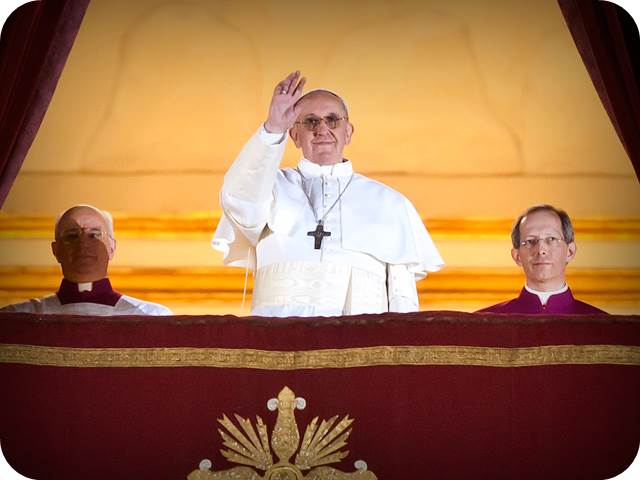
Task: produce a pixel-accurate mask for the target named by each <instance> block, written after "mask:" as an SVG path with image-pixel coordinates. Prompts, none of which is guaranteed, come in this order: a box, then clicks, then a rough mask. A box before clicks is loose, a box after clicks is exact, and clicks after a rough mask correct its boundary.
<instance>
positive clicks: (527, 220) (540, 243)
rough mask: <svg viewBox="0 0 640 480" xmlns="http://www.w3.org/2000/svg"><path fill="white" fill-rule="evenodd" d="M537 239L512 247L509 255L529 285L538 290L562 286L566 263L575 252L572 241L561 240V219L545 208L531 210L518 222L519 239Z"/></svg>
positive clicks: (550, 289) (562, 237)
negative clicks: (518, 266) (522, 271)
mask: <svg viewBox="0 0 640 480" xmlns="http://www.w3.org/2000/svg"><path fill="white" fill-rule="evenodd" d="M536 239H537V244H536V245H535V246H522V245H521V246H520V247H519V248H514V249H512V250H511V256H512V257H513V259H514V260H515V262H516V263H517V264H518V265H520V266H521V267H522V269H523V270H524V274H525V276H526V278H527V285H528V286H529V287H531V288H533V289H535V290H539V291H552V290H557V289H560V288H562V287H563V286H564V284H565V269H566V267H567V263H569V262H570V261H571V260H572V259H573V257H574V255H575V253H576V245H575V243H574V242H571V243H569V244H567V243H566V242H565V241H564V236H563V234H562V223H561V221H560V218H559V217H558V215H556V214H555V213H554V212H552V211H548V210H540V211H537V212H534V213H531V214H529V215H527V216H526V217H524V218H523V219H522V222H520V241H521V242H523V241H526V240H533V241H534V242H535V240H536ZM554 239H556V240H554ZM530 243H531V242H530Z"/></svg>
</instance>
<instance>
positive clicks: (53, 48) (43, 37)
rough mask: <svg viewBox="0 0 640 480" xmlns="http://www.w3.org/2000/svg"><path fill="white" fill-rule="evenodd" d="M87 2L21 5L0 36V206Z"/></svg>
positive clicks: (47, 1) (58, 0)
mask: <svg viewBox="0 0 640 480" xmlns="http://www.w3.org/2000/svg"><path fill="white" fill-rule="evenodd" d="M88 5H89V0H41V1H37V2H29V3H27V4H25V5H22V6H21V7H20V8H18V9H17V10H16V11H15V12H13V13H12V14H11V15H10V16H9V18H8V19H7V21H6V23H5V24H4V27H3V28H2V34H1V36H0V132H2V133H1V134H0V207H1V206H2V204H3V203H4V201H5V199H6V197H7V195H8V193H9V190H10V189H11V185H12V184H13V181H14V180H15V178H16V176H17V175H18V171H19V170H20V167H21V166H22V162H23V161H24V158H25V157H26V155H27V152H28V151H29V148H30V147H31V144H32V143H33V140H34V138H35V136H36V133H37V132H38V128H39V127H40V123H41V122H42V119H43V117H44V114H45V112H46V111H47V107H48V106H49V102H50V101H51V97H52V96H53V92H54V91H55V88H56V85H57V83H58V78H59V77H60V73H61V72H62V69H63V67H64V64H65V62H66V60H67V56H68V55H69V51H70V50H71V46H72V45H73V41H74V40H75V38H76V34H77V33H78V29H79V28H80V23H81V22H82V17H83V16H84V13H85V11H86V9H87V6H88Z"/></svg>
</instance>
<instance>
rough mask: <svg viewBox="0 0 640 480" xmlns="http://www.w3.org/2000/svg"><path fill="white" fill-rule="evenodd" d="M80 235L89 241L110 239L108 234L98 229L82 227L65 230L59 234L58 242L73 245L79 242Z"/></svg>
mask: <svg viewBox="0 0 640 480" xmlns="http://www.w3.org/2000/svg"><path fill="white" fill-rule="evenodd" d="M82 234H85V235H86V236H87V237H88V238H89V239H90V240H102V239H104V238H108V237H111V235H109V232H105V231H104V230H100V229H99V228H85V227H82V228H72V229H70V230H65V231H64V232H62V233H61V234H60V240H62V242H64V243H68V244H73V243H76V242H79V241H80V239H81V238H82Z"/></svg>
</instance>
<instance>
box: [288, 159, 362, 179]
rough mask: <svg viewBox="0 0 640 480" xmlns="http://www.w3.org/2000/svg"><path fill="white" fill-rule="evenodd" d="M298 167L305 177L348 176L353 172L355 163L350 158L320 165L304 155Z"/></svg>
mask: <svg viewBox="0 0 640 480" xmlns="http://www.w3.org/2000/svg"><path fill="white" fill-rule="evenodd" d="M298 168H299V169H300V171H301V172H302V175H304V176H305V178H313V177H331V176H334V177H348V176H350V175H351V174H352V173H353V165H352V164H351V161H350V160H345V161H343V162H339V163H334V164H333V165H318V164H317V163H313V162H311V161H309V160H307V159H306V158H304V157H302V159H301V160H300V163H298Z"/></svg>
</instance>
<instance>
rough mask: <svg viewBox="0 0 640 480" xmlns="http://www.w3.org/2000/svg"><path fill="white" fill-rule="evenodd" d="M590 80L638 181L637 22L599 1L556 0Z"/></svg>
mask: <svg viewBox="0 0 640 480" xmlns="http://www.w3.org/2000/svg"><path fill="white" fill-rule="evenodd" d="M558 4H559V5H560V9H561V10H562V14H563V15H564V18H565V20H566V22H567V26H568V27H569V30H570V31H571V35H572V36H573V40H574V42H575V44H576V46H577V47H578V51H579V52H580V55H581V56H582V60H583V61H584V64H585V66H586V67H587V70H588V71H589V75H590V76H591V81H592V82H593V85H594V86H595V87H596V91H597V92H598V95H599V96H600V100H601V101H602V103H603V104H604V108H605V109H606V110H607V113H608V115H609V118H610V119H611V122H612V123H613V126H614V127H615V129H616V132H617V133H618V136H619V137H620V141H621V142H622V145H623V146H624V148H625V150H626V151H627V154H628V155H629V158H630V159H631V163H633V168H634V169H635V172H636V176H638V178H639V179H640V36H639V35H638V27H637V26H636V24H635V22H634V21H633V18H632V17H631V16H630V15H629V14H628V13H627V12H626V11H625V10H624V9H622V8H620V7H619V6H617V5H615V4H613V3H610V2H605V1H601V0H558Z"/></svg>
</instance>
